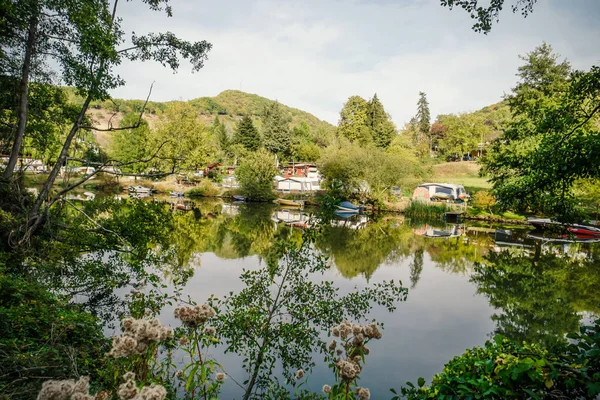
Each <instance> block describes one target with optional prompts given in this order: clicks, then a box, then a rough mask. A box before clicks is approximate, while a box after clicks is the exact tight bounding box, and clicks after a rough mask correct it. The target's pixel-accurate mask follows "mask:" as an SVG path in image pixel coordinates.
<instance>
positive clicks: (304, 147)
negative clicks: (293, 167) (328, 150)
mask: <svg viewBox="0 0 600 400" xmlns="http://www.w3.org/2000/svg"><path fill="white" fill-rule="evenodd" d="M320 156H321V150H320V148H319V146H317V145H316V144H314V143H301V144H299V145H297V146H296V147H295V149H294V159H295V160H298V161H306V162H315V161H318V160H319V157H320Z"/></svg>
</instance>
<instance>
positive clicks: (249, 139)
mask: <svg viewBox="0 0 600 400" xmlns="http://www.w3.org/2000/svg"><path fill="white" fill-rule="evenodd" d="M233 140H234V143H237V144H240V145H242V146H243V147H244V148H245V149H247V150H250V151H256V150H258V148H259V147H260V146H261V144H262V140H261V136H260V134H259V133H258V130H257V129H256V128H255V127H254V124H253V123H252V119H251V118H250V117H249V116H245V117H244V118H243V119H242V120H241V121H240V122H238V125H237V128H236V130H235V134H234V137H233Z"/></svg>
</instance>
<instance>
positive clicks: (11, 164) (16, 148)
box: [3, 12, 38, 181]
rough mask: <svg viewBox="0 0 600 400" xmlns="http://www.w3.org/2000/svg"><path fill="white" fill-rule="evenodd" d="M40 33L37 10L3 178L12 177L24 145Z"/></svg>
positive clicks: (25, 60) (27, 46)
mask: <svg viewBox="0 0 600 400" xmlns="http://www.w3.org/2000/svg"><path fill="white" fill-rule="evenodd" d="M37 33H38V16H37V12H36V13H35V14H34V15H33V16H32V17H31V19H30V21H29V30H28V33H27V42H26V45H25V58H24V59H23V68H22V70H21V85H20V88H19V105H18V106H17V115H18V118H19V121H18V122H17V130H16V132H15V141H14V142H13V147H12V150H11V152H10V157H9V159H8V164H7V165H6V169H5V170H4V174H3V178H4V179H6V180H7V181H8V180H10V179H11V178H12V175H13V171H14V169H15V166H16V165H17V160H18V159H19V153H20V152H21V147H22V146H23V138H24V137H25V127H26V125H27V116H28V115H29V73H30V71H31V58H32V56H33V53H34V51H35V42H36V38H37Z"/></svg>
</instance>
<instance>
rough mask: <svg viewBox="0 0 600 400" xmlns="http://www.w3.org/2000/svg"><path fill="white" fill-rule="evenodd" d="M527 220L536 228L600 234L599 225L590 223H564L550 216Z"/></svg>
mask: <svg viewBox="0 0 600 400" xmlns="http://www.w3.org/2000/svg"><path fill="white" fill-rule="evenodd" d="M527 222H529V224H530V225H533V226H534V227H536V228H537V229H555V230H566V231H567V232H571V233H574V234H576V235H587V236H600V226H597V225H592V224H566V223H563V222H558V221H553V220H551V219H550V218H529V219H528V220H527Z"/></svg>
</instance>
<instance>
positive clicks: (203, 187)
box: [187, 179, 219, 197]
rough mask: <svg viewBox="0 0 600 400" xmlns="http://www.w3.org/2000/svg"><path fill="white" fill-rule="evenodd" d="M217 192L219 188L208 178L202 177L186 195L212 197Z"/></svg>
mask: <svg viewBox="0 0 600 400" xmlns="http://www.w3.org/2000/svg"><path fill="white" fill-rule="evenodd" d="M218 194H219V188H218V187H216V186H215V185H214V184H213V183H212V182H211V181H210V180H208V179H203V180H202V181H201V182H200V184H199V185H198V186H196V187H195V188H193V189H192V190H190V191H188V192H187V196H188V197H214V196H217V195H218Z"/></svg>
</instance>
